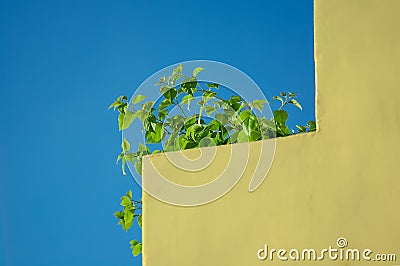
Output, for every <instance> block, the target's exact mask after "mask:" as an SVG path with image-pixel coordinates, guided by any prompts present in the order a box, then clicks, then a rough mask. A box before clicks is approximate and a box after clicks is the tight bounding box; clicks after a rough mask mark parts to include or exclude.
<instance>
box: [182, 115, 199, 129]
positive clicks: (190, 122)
mask: <svg viewBox="0 0 400 266" xmlns="http://www.w3.org/2000/svg"><path fill="white" fill-rule="evenodd" d="M196 121H197V115H194V116H191V117H188V118H186V119H185V122H184V124H183V126H184V127H185V129H188V128H189V127H190V126H192V125H193V124H195V123H196Z"/></svg>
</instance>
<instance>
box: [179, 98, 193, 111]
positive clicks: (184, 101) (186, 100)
mask: <svg viewBox="0 0 400 266" xmlns="http://www.w3.org/2000/svg"><path fill="white" fill-rule="evenodd" d="M193 99H194V97H193V96H192V95H190V94H188V95H186V96H184V97H183V98H182V101H181V102H182V105H185V104H186V105H187V109H188V111H190V102H191V101H193Z"/></svg>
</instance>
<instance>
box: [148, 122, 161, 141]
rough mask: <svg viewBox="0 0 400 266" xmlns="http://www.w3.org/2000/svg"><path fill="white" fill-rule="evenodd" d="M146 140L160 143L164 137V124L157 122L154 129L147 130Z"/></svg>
mask: <svg viewBox="0 0 400 266" xmlns="http://www.w3.org/2000/svg"><path fill="white" fill-rule="evenodd" d="M145 136H146V140H147V142H148V143H159V142H161V140H162V139H163V137H164V124H163V123H155V127H154V131H146V134H145Z"/></svg>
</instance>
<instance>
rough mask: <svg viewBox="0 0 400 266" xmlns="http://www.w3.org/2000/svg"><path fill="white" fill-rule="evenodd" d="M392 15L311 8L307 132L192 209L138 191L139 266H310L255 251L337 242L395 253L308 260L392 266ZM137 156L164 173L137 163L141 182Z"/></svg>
mask: <svg viewBox="0 0 400 266" xmlns="http://www.w3.org/2000/svg"><path fill="white" fill-rule="evenodd" d="M399 11H400V1H399V0H317V1H315V46H316V80H317V93H316V95H317V97H316V105H317V108H316V109H317V123H318V131H317V132H316V133H311V134H305V135H298V136H292V137H288V138H280V139H278V140H277V147H276V154H275V159H274V162H273V164H272V167H271V170H270V172H269V174H268V177H267V179H266V180H265V181H264V183H263V184H262V185H261V187H259V188H258V189H257V190H256V191H255V192H254V193H249V192H248V184H249V182H250V179H251V177H252V171H254V167H255V166H254V165H255V163H254V162H253V163H250V164H249V166H248V169H247V170H246V172H245V174H244V176H243V178H242V179H241V181H240V182H239V184H238V185H237V186H236V187H235V188H234V189H232V191H230V192H229V193H228V194H227V195H225V196H224V197H222V198H221V199H219V200H217V201H215V202H213V203H211V204H207V205H204V206H200V207H176V206H172V205H168V204H165V203H162V202H160V201H158V200H156V199H154V198H153V197H151V196H149V195H148V194H146V193H144V195H143V201H144V210H143V213H144V233H143V242H144V247H143V248H144V254H143V263H144V265H145V266H169V265H171V266H206V265H229V266H247V265H278V264H279V265H310V264H313V263H310V262H308V261H303V262H296V264H294V263H292V262H282V261H279V260H275V259H274V260H273V261H269V260H266V261H261V260H259V259H258V258H257V250H258V249H260V248H262V247H263V246H264V244H268V245H269V246H272V248H286V249H288V250H290V249H292V248H298V249H300V250H301V249H303V248H314V249H323V248H327V247H328V246H329V245H331V246H333V247H336V239H337V238H338V237H345V238H346V239H347V241H348V243H349V246H348V247H349V248H359V249H365V248H369V249H372V250H373V251H374V252H380V253H396V254H397V263H394V262H386V263H383V262H379V263H378V262H365V261H361V262H345V261H331V260H328V259H325V261H320V262H316V263H315V264H318V265H397V264H400V262H399V261H400V251H399V249H400V214H399V210H400V208H399V204H400V171H399V170H398V169H397V168H398V166H399V162H400V160H399V157H400V155H399V151H400V138H399V137H400V133H399V132H400V15H399ZM257 145H259V143H252V148H257ZM218 149H224V147H219V148H218ZM225 149H226V148H225ZM188 152H189V153H190V152H191V151H188ZM255 159H256V158H255ZM149 160H152V161H153V163H154V164H155V165H157V166H158V167H159V168H160V169H163V171H165V174H168V171H172V170H168V169H170V166H169V165H168V162H167V160H165V158H164V155H158V156H151V157H147V158H145V160H144V171H143V173H144V176H143V179H144V182H146V179H147V178H151V176H150V174H147V173H151V169H150V168H151V167H152V166H151V164H150V162H149ZM218 163H223V160H221V161H220V162H219V161H217V165H218ZM217 168H218V167H217ZM175 176H176V175H175ZM204 176H205V173H204V172H197V173H194V174H193V175H192V178H194V179H196V178H199V179H200V178H202V177H204Z"/></svg>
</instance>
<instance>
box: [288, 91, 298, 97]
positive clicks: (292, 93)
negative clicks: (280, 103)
mask: <svg viewBox="0 0 400 266" xmlns="http://www.w3.org/2000/svg"><path fill="white" fill-rule="evenodd" d="M288 94H289V97H296V96H297V94H296V93H294V92H290V91H288Z"/></svg>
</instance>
